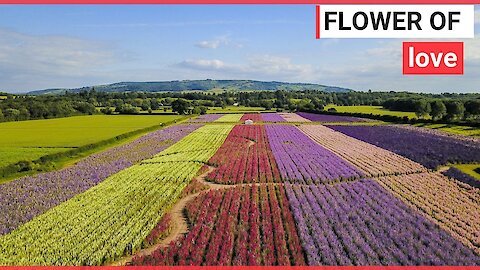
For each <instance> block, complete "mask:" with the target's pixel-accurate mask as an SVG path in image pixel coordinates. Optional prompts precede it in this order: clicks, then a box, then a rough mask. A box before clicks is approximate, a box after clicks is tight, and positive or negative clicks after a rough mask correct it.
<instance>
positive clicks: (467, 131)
mask: <svg viewBox="0 0 480 270" xmlns="http://www.w3.org/2000/svg"><path fill="white" fill-rule="evenodd" d="M414 126H417V127H424V128H431V129H436V130H441V131H444V132H449V133H453V134H460V135H466V136H479V137H480V128H476V127H467V126H456V125H446V124H415V125H414Z"/></svg>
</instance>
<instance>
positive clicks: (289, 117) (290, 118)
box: [279, 113, 311, 122]
mask: <svg viewBox="0 0 480 270" xmlns="http://www.w3.org/2000/svg"><path fill="white" fill-rule="evenodd" d="M279 115H280V116H281V117H282V118H283V119H285V121H286V122H311V121H310V120H308V119H306V118H303V117H301V116H300V115H298V114H296V113H279Z"/></svg>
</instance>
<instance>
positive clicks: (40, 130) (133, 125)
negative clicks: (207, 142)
mask: <svg viewBox="0 0 480 270" xmlns="http://www.w3.org/2000/svg"><path fill="white" fill-rule="evenodd" d="M179 118H181V116H177V115H90V116H75V117H68V118H58V119H48V120H31V121H21V122H7V123H0V167H2V166H5V165H8V164H12V163H16V162H18V161H21V160H34V159H37V158H39V157H41V156H44V155H46V154H52V153H56V152H61V151H64V150H66V148H74V147H79V146H82V145H87V144H91V143H95V142H98V141H102V140H105V139H109V138H113V137H115V136H117V135H120V134H123V133H127V132H130V131H134V130H138V129H142V128H146V127H151V126H154V125H159V124H160V123H165V122H168V121H172V120H175V119H179Z"/></svg>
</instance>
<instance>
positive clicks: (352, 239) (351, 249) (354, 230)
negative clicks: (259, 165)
mask: <svg viewBox="0 0 480 270" xmlns="http://www.w3.org/2000/svg"><path fill="white" fill-rule="evenodd" d="M286 190H287V195H288V198H289V201H290V203H291V207H292V211H293V214H294V216H295V220H296V223H297V227H298V230H299V235H300V239H301V240H302V245H303V246H304V249H305V252H306V254H307V262H308V264H309V265H479V264H480V257H479V256H477V255H476V254H475V253H474V252H473V251H472V250H470V249H468V248H467V247H465V246H464V245H462V243H460V242H459V241H457V240H455V239H454V238H453V237H452V236H450V235H449V234H448V233H447V232H445V231H443V230H441V229H440V228H439V227H438V226H436V225H435V224H434V223H432V222H429V221H428V220H427V219H425V218H424V217H423V216H422V215H420V214H418V213H416V212H415V211H414V210H412V209H411V208H409V207H408V206H406V205H405V204H403V203H402V202H401V201H400V200H398V199H396V198H395V197H394V196H392V195H391V194H390V193H389V192H387V191H386V190H385V189H383V188H382V187H381V186H380V185H378V184H377V183H375V182H374V181H372V180H360V181H356V182H350V183H340V184H336V185H333V186H329V185H318V186H315V185H311V186H309V187H305V186H304V187H301V186H298V185H289V184H286Z"/></svg>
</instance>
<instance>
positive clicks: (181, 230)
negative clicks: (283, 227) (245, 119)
mask: <svg viewBox="0 0 480 270" xmlns="http://www.w3.org/2000/svg"><path fill="white" fill-rule="evenodd" d="M246 139H247V138H246ZM248 140H249V142H248V147H249V148H250V147H251V146H253V145H254V144H255V141H253V140H250V139H248ZM207 166H208V170H207V171H206V172H204V173H202V174H201V175H199V176H197V177H196V178H194V179H193V180H194V181H195V180H196V181H197V182H199V183H200V184H203V185H205V186H207V187H208V189H207V190H212V189H213V190H220V189H229V188H234V187H242V186H249V187H251V186H253V185H261V184H260V183H259V184H256V183H251V184H235V185H229V184H216V183H212V182H209V181H206V180H205V178H206V177H207V176H208V174H210V173H211V172H213V171H214V170H215V169H216V168H215V167H213V166H209V165H207ZM270 185H280V183H270ZM204 191H205V190H202V191H199V192H196V193H193V194H189V195H187V196H185V197H183V198H181V199H180V200H179V201H178V202H177V203H176V204H175V205H174V206H173V207H172V209H171V210H170V211H169V213H170V214H171V225H170V232H169V234H168V236H167V237H166V238H164V239H162V240H160V241H159V242H158V243H157V244H155V245H153V246H151V247H148V248H146V249H142V250H140V251H138V252H136V253H135V254H134V255H129V256H125V257H123V258H121V259H119V260H117V261H115V262H113V263H112V264H111V265H114V266H122V265H127V264H128V263H130V262H131V261H132V259H133V257H134V256H147V255H150V254H152V253H153V252H154V251H155V250H157V249H158V248H162V247H167V246H168V245H169V244H170V243H171V242H173V241H175V240H178V239H180V238H181V237H182V236H183V235H184V234H186V233H188V222H187V219H186V217H185V215H184V213H183V210H184V209H185V207H186V206H187V204H188V203H189V202H191V201H192V200H194V199H195V198H196V197H197V196H198V195H200V194H201V193H202V192H204Z"/></svg>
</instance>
